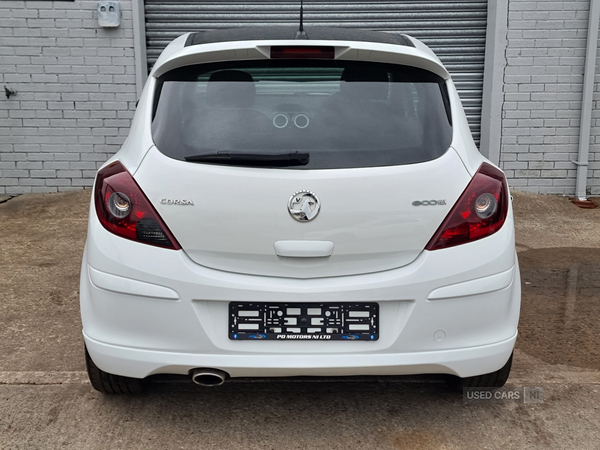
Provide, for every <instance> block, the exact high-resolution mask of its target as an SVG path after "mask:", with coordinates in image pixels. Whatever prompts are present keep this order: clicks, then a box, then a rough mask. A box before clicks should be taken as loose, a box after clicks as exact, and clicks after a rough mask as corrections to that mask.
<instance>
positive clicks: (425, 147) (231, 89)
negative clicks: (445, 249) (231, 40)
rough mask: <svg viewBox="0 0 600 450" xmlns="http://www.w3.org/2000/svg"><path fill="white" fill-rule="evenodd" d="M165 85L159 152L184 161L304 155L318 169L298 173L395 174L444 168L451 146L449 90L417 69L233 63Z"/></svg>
mask: <svg viewBox="0 0 600 450" xmlns="http://www.w3.org/2000/svg"><path fill="white" fill-rule="evenodd" d="M158 81H159V83H158V88H157V92H156V96H155V104H154V115H153V121H152V134H153V138H154V142H155V144H156V146H157V148H158V149H159V150H160V151H161V152H162V153H164V154H165V155H167V156H170V157H172V158H176V159H181V160H184V159H185V158H186V157H190V156H193V155H198V154H206V153H214V152H231V153H253V154H263V153H265V154H269V153H280V152H288V151H289V152H294V151H298V152H305V153H309V154H310V159H309V162H308V164H306V165H299V166H291V167H290V168H292V169H333V168H354V167H377V166H391V165H401V164H413V163H418V162H424V161H429V160H432V159H435V158H437V157H439V156H441V155H442V154H443V153H444V152H445V151H446V150H447V149H448V147H449V145H450V142H451V138H452V126H451V120H450V117H451V115H450V111H449V105H448V95H447V91H446V86H445V83H444V80H443V79H442V78H440V77H439V76H437V75H435V74H433V73H431V72H428V71H426V70H422V69H417V68H414V67H408V66H402V65H396V64H380V63H367V62H353V61H339V60H334V61H318V60H264V61H263V60H261V61H234V62H228V63H212V64H201V65H194V66H187V67H183V68H179V69H175V70H172V71H170V72H168V73H166V74H164V75H163V76H162V77H160V78H159V80H158ZM257 165H260V164H257Z"/></svg>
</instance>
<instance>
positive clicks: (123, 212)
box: [94, 161, 181, 250]
mask: <svg viewBox="0 0 600 450" xmlns="http://www.w3.org/2000/svg"><path fill="white" fill-rule="evenodd" d="M94 203H95V205H96V213H97V214H98V219H100V223H101V224H102V226H104V228H106V229H107V230H108V231H110V232H111V233H114V234H116V235H117V236H121V237H123V238H125V239H131V240H132V241H137V242H143V243H145V244H150V245H156V246H158V247H163V248H170V249H173V250H179V249H180V248H181V247H180V246H179V244H178V242H177V240H176V239H175V238H174V237H173V235H172V234H171V232H170V231H169V229H168V228H167V226H166V225H165V224H164V222H163V221H162V219H161V218H160V216H159V215H158V213H157V212H156V210H155V209H154V208H153V207H152V205H151V204H150V202H149V201H148V199H147V198H146V196H145V195H144V193H143V192H142V190H141V189H140V187H139V186H138V184H137V183H136V182H135V180H134V179H133V177H132V176H131V174H130V173H129V172H128V171H127V169H125V167H123V165H122V164H121V163H120V162H118V161H116V162H114V163H112V164H110V165H109V166H106V167H104V168H103V169H102V170H100V171H99V172H98V176H97V177H96V186H95V188H94Z"/></svg>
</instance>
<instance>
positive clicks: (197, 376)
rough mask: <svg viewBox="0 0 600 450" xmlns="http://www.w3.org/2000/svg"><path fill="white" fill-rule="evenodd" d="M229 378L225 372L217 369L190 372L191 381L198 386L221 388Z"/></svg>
mask: <svg viewBox="0 0 600 450" xmlns="http://www.w3.org/2000/svg"><path fill="white" fill-rule="evenodd" d="M228 377H229V374H228V373H227V372H223V371H222V370H217V369H194V370H192V381H193V382H194V383H196V384H198V385H200V386H205V387H214V386H221V385H222V384H223V383H225V380H226V379H227V378H228Z"/></svg>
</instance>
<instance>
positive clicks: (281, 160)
mask: <svg viewBox="0 0 600 450" xmlns="http://www.w3.org/2000/svg"><path fill="white" fill-rule="evenodd" d="M184 159H185V160H186V161H190V162H206V163H214V164H233V165H244V166H273V167H285V166H305V165H307V164H308V161H309V160H310V154H308V153H306V152H298V151H295V152H281V153H237V152H226V151H217V152H209V153H200V154H198V155H191V156H186V157H185V158H184Z"/></svg>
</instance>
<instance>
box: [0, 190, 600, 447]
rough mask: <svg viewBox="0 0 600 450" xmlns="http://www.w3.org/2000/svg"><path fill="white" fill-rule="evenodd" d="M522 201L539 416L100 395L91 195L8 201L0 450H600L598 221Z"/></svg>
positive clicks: (516, 372) (412, 400)
mask: <svg viewBox="0 0 600 450" xmlns="http://www.w3.org/2000/svg"><path fill="white" fill-rule="evenodd" d="M513 195H514V203H513V204H514V209H515V215H516V220H517V248H518V251H519V260H520V264H521V272H522V282H523V307H522V315H521V322H520V337H519V340H518V342H517V349H516V351H515V361H514V365H513V371H512V374H511V378H510V379H509V382H508V385H509V386H513V387H521V386H541V387H543V389H544V402H543V403H539V404H532V403H529V404H527V403H495V404H472V403H464V402H463V399H462V396H460V395H456V394H455V393H452V392H449V391H448V390H447V389H446V388H445V387H444V385H443V384H442V383H440V382H439V380H438V379H436V378H429V377H411V378H394V379H368V380H364V381H346V382H340V381H310V382H294V381H281V382H253V383H248V382H234V383H228V384H226V385H224V386H222V387H221V388H217V389H202V388H199V387H197V386H195V385H192V384H189V383H186V382H175V381H170V382H166V381H163V382H159V383H155V384H154V385H153V387H152V388H151V390H150V391H149V392H148V393H147V394H144V395H142V396H139V397H109V396H103V395H101V394H99V393H97V392H95V391H94V390H92V388H91V386H90V385H89V383H88V381H87V376H86V374H85V372H84V370H85V367H84V363H83V354H82V349H83V342H82V339H81V323H80V319H79V309H78V308H79V307H78V293H77V290H78V276H79V264H80V261H81V254H82V249H83V243H84V240H85V231H86V223H87V210H88V207H89V191H77V192H68V193H62V194H48V195H23V196H20V197H17V198H13V199H10V200H9V201H7V202H4V203H1V204H0V231H1V239H0V293H1V294H0V299H1V301H0V449H25V448H27V449H37V448H49V449H54V448H74V449H88V448H89V449H107V448H110V449H138V448H139V449H142V448H143V449H155V448H156V449H188V448H201V449H204V448H207V449H209V448H210V449H213V448H214V449H238V448H239V449H277V450H279V449H306V448H310V449H313V448H315V449H321V448H322V449H374V448H377V449H486V448H489V449H496V448H497V449H500V448H502V449H513V448H514V449H522V448H533V449H538V448H539V449H566V448H569V449H571V448H572V449H600V346H599V345H598V344H597V338H596V334H597V333H599V332H600V321H598V317H600V314H599V313H600V208H599V209H596V210H582V209H578V208H576V207H575V206H573V205H572V204H571V203H569V201H568V200H567V199H565V198H560V197H551V196H541V195H533V194H522V193H518V192H515V193H513ZM0 201H1V199H0Z"/></svg>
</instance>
